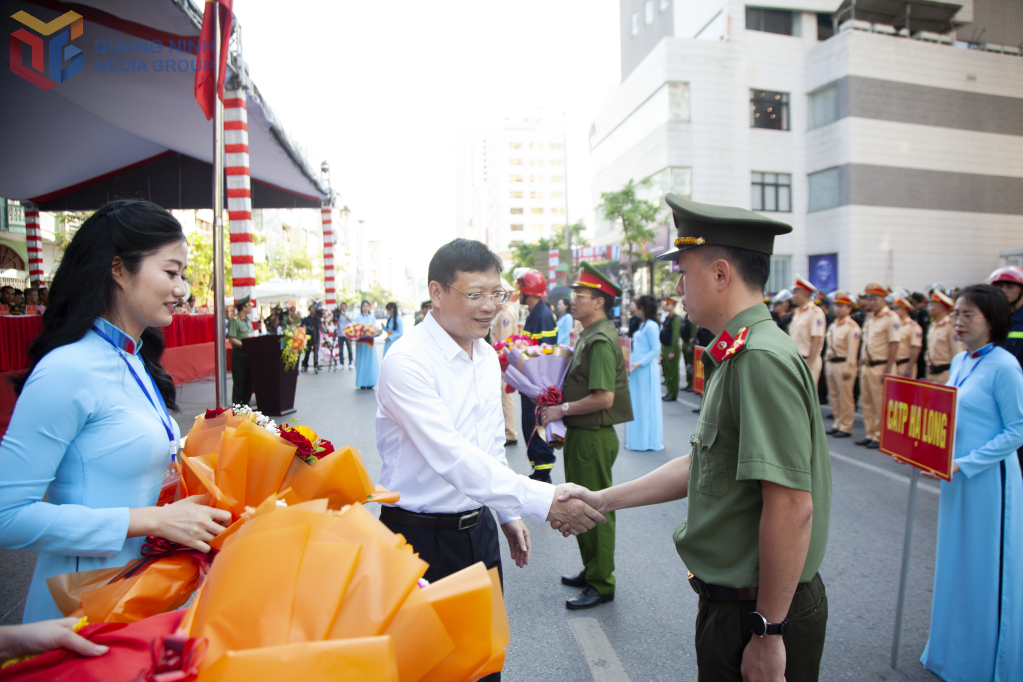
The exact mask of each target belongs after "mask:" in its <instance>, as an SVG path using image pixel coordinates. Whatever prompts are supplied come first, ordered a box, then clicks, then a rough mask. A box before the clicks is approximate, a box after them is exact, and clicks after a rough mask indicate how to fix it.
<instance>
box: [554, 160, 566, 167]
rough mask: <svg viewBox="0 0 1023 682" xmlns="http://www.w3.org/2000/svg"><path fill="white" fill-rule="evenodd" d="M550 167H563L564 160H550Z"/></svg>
mask: <svg viewBox="0 0 1023 682" xmlns="http://www.w3.org/2000/svg"><path fill="white" fill-rule="evenodd" d="M551 165H552V166H564V165H565V160H564V159H551Z"/></svg>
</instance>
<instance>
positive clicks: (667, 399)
mask: <svg viewBox="0 0 1023 682" xmlns="http://www.w3.org/2000/svg"><path fill="white" fill-rule="evenodd" d="M661 400H663V401H664V402H666V403H673V402H675V401H676V400H678V398H676V397H675V396H673V395H666V396H664V397H663V398H661Z"/></svg>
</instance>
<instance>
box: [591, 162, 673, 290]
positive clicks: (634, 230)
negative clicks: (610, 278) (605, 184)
mask: <svg viewBox="0 0 1023 682" xmlns="http://www.w3.org/2000/svg"><path fill="white" fill-rule="evenodd" d="M651 184H652V183H651V181H650V180H649V179H647V180H644V181H643V182H640V183H638V184H636V183H635V182H633V180H631V179H630V180H629V181H628V182H627V183H625V186H624V187H622V188H621V189H620V190H618V191H617V192H601V193H600V200H601V201H602V202H603V203H602V204H601V206H600V210H602V211H603V212H604V216H605V217H606V218H607V219H608V220H610V221H612V222H617V221H621V224H622V244H623V246H625V249H626V251H627V252H628V254H629V282H630V284H631V282H632V275H633V271H632V266H633V262H634V261H635V260H636V254H637V252H638V253H640V254H642V255H643V256H644V257H645V256H647V250H646V245H647V244H648V243H649V242H651V241H653V239H654V236H655V235H654V231H653V230H652V229H650V225H651V224H652V223H656V222H657V214H658V213H659V212H660V209H658V207H657V205H656V204H654V203H653V202H652V201H647V200H646V199H640V198H639V197H637V196H636V188H637V187H649V186H650V185H651Z"/></svg>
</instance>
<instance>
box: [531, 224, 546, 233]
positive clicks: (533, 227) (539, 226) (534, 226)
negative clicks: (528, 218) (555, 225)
mask: <svg viewBox="0 0 1023 682" xmlns="http://www.w3.org/2000/svg"><path fill="white" fill-rule="evenodd" d="M529 229H531V230H533V231H534V232H538V231H540V230H543V229H544V225H543V223H533V224H531V225H530V226H529Z"/></svg>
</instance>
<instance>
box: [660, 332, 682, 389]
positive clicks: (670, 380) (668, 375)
mask: <svg viewBox="0 0 1023 682" xmlns="http://www.w3.org/2000/svg"><path fill="white" fill-rule="evenodd" d="M670 317H671V344H670V345H668V346H661V371H663V372H664V387H665V389H666V392H665V397H666V398H677V397H678V381H679V371H680V367H681V364H682V342H681V340H680V339H681V337H682V318H681V317H679V316H678V314H677V313H675V312H672V313H671V316H670ZM665 322H667V320H665ZM669 355H674V356H675V357H673V358H669V357H668V356H669Z"/></svg>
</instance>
